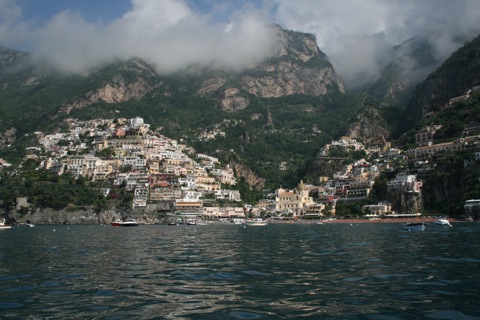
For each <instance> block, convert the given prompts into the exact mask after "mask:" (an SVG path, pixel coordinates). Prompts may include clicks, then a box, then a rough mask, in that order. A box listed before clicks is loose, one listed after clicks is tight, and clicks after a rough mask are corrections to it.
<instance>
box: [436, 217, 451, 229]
mask: <svg viewBox="0 0 480 320" xmlns="http://www.w3.org/2000/svg"><path fill="white" fill-rule="evenodd" d="M433 224H434V225H437V226H449V227H452V225H451V224H450V221H448V220H447V219H442V218H440V219H437V220H435V222H434V223H433Z"/></svg>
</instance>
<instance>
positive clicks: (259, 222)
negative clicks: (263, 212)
mask: <svg viewBox="0 0 480 320" xmlns="http://www.w3.org/2000/svg"><path fill="white" fill-rule="evenodd" d="M245 224H246V225H247V226H252V227H261V226H266V225H267V224H268V221H266V220H262V219H260V218H257V219H253V220H247V221H245Z"/></svg>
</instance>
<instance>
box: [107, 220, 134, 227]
mask: <svg viewBox="0 0 480 320" xmlns="http://www.w3.org/2000/svg"><path fill="white" fill-rule="evenodd" d="M112 226H114V227H138V222H137V220H135V219H127V220H120V219H117V220H115V221H114V222H112Z"/></svg>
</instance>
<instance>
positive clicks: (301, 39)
mask: <svg viewBox="0 0 480 320" xmlns="http://www.w3.org/2000/svg"><path fill="white" fill-rule="evenodd" d="M274 28H275V31H276V35H277V39H278V41H277V46H276V48H275V52H274V56H272V57H270V58H269V59H267V60H266V61H263V62H261V63H259V64H258V65H257V66H254V67H252V68H249V69H247V70H244V71H243V72H241V73H239V74H238V75H227V74H223V75H218V74H217V75H215V76H213V77H210V78H208V79H206V80H205V81H203V82H202V84H201V85H200V88H199V89H198V90H197V94H200V95H209V96H217V97H220V102H221V106H222V108H223V110H225V111H229V112H231V111H236V110H240V109H244V108H246V107H248V105H249V101H248V98H247V96H246V95H245V94H246V93H248V94H252V95H255V96H257V97H261V98H279V97H283V96H288V95H294V94H303V95H310V96H323V95H326V94H327V93H330V92H332V91H338V92H340V93H345V85H344V83H343V81H342V80H341V79H340V78H339V77H338V76H337V74H336V73H335V70H334V69H333V67H332V65H331V64H330V62H328V59H327V57H326V55H325V54H324V53H323V52H322V51H320V49H319V48H318V46H317V42H316V39H315V37H314V36H313V35H311V34H305V33H300V32H294V31H289V30H284V29H282V28H280V27H279V26H274Z"/></svg>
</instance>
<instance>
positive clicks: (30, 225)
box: [16, 222, 35, 228]
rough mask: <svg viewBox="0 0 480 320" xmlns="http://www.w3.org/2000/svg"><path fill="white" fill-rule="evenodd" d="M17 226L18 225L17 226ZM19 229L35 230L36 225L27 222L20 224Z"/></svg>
mask: <svg viewBox="0 0 480 320" xmlns="http://www.w3.org/2000/svg"><path fill="white" fill-rule="evenodd" d="M16 226H17V225H16ZM18 226H19V227H27V228H33V227H35V225H34V224H33V223H29V222H25V223H20V224H18Z"/></svg>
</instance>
